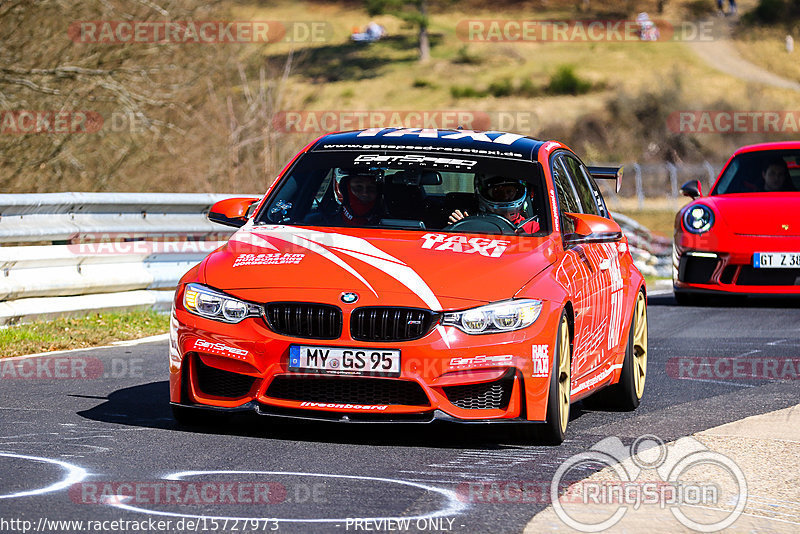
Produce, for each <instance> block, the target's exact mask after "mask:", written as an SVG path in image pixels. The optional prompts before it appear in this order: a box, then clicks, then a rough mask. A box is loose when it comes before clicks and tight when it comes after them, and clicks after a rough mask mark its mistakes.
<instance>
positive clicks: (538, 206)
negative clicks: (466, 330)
mask: <svg viewBox="0 0 800 534" xmlns="http://www.w3.org/2000/svg"><path fill="white" fill-rule="evenodd" d="M476 187H477V189H476ZM476 190H479V191H480V192H481V193H482V195H480V196H479V195H478V194H476ZM543 191H544V182H543V178H542V173H541V169H540V166H539V164H538V163H535V162H531V161H519V160H513V159H508V158H498V157H492V158H490V157H476V156H474V155H461V154H459V153H455V154H452V153H450V154H438V153H434V154H431V153H423V152H420V151H411V150H410V151H354V152H350V151H340V152H339V151H337V152H334V151H329V152H324V153H320V152H310V153H306V154H304V155H303V156H301V158H300V159H299V160H298V161H297V162H296V163H295V164H294V166H293V167H292V168H291V169H290V171H289V172H288V174H287V175H286V176H284V177H283V178H282V180H281V182H280V183H279V184H277V186H276V189H275V191H274V192H273V193H272V194H271V196H270V198H269V199H268V202H267V204H266V205H265V206H264V207H263V208H262V210H261V211H260V212H259V214H258V215H257V217H256V224H287V225H298V226H337V227H341V226H351V227H382V228H394V229H408V230H432V229H433V230H445V231H454V232H471V233H516V234H522V233H526V234H531V233H535V234H537V235H539V234H543V233H545V232H547V231H548V228H547V224H546V221H547V219H548V217H547V216H546V214H547V207H546V196H545V195H544V193H543Z"/></svg>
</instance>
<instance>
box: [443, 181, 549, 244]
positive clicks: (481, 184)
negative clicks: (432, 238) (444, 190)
mask: <svg viewBox="0 0 800 534" xmlns="http://www.w3.org/2000/svg"><path fill="white" fill-rule="evenodd" d="M475 195H476V196H477V197H478V209H479V210H480V211H481V212H483V213H494V214H496V215H500V216H502V217H505V218H506V219H508V221H509V222H511V223H512V224H514V225H516V226H517V227H521V228H522V231H523V232H525V233H528V234H532V233H534V232H538V231H539V223H538V222H536V221H535V220H526V219H525V216H524V215H523V210H524V207H525V202H526V201H527V200H528V187H527V186H526V185H525V182H524V181H522V180H517V179H514V178H506V177H504V176H496V175H484V174H476V175H475ZM465 217H469V213H467V212H466V211H463V212H462V211H461V210H455V211H454V212H453V213H452V214H450V217H449V218H448V222H449V223H450V224H453V223H456V222H458V221H460V220H461V219H463V218H465Z"/></svg>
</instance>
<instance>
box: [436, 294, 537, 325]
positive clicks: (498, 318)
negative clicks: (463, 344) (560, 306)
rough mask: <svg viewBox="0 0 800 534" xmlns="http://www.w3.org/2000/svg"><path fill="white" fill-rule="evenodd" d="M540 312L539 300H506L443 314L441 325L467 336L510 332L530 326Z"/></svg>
mask: <svg viewBox="0 0 800 534" xmlns="http://www.w3.org/2000/svg"><path fill="white" fill-rule="evenodd" d="M541 311H542V301H541V300H533V299H520V300H506V301H503V302H497V303H494V304H488V305H486V306H479V307H478V308H472V309H469V310H464V311H460V312H448V313H445V314H444V317H443V318H442V324H443V325H449V326H455V327H456V328H458V329H460V330H462V331H464V332H466V333H467V334H491V333H497V332H510V331H512V330H519V329H520V328H525V327H527V326H530V325H532V324H533V322H534V321H535V320H536V319H537V318H538V317H539V313H540V312H541Z"/></svg>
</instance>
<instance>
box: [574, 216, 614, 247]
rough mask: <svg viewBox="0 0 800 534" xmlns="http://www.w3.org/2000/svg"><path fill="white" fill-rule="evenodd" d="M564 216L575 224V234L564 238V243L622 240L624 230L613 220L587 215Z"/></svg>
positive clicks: (575, 243)
mask: <svg viewBox="0 0 800 534" xmlns="http://www.w3.org/2000/svg"><path fill="white" fill-rule="evenodd" d="M564 215H565V216H566V217H569V218H570V219H572V220H573V221H574V222H575V232H573V233H571V234H567V235H565V236H564V241H565V242H567V243H569V244H572V245H577V244H580V243H606V242H611V241H618V240H620V239H622V228H620V227H619V225H618V224H617V223H616V222H614V221H612V220H611V219H606V218H605V217H600V216H599V215H589V214H587V213H565V214H564Z"/></svg>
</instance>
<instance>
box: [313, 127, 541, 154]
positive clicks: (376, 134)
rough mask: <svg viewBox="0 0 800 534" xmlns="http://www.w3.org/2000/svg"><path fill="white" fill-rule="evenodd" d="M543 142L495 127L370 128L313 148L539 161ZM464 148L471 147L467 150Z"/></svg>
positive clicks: (339, 135) (329, 137)
mask: <svg viewBox="0 0 800 534" xmlns="http://www.w3.org/2000/svg"><path fill="white" fill-rule="evenodd" d="M544 144H545V142H544V141H541V140H539V139H534V138H532V137H527V136H523V135H519V134H514V133H510V132H500V131H495V130H450V129H421V128H368V129H365V130H352V131H349V132H337V133H332V134H328V135H325V136H323V137H321V138H320V139H318V140H317V142H316V143H315V144H314V146H313V147H311V149H310V151H318V150H321V149H324V148H335V147H341V148H342V149H354V148H362V147H364V148H366V147H370V148H371V147H380V148H381V149H385V150H393V149H394V147H398V148H400V149H402V150H409V149H411V150H413V149H428V150H436V151H437V152H439V153H441V152H450V151H452V152H457V153H461V154H464V155H466V154H473V155H478V156H479V155H486V156H498V155H500V156H502V154H503V153H505V154H508V153H513V154H514V155H515V156H516V157H519V156H522V157H524V158H525V159H529V160H533V161H536V157H537V154H538V152H539V149H540V148H541V146H542V145H544ZM465 149H471V150H470V151H469V152H467V151H465ZM473 151H474V152H473Z"/></svg>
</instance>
